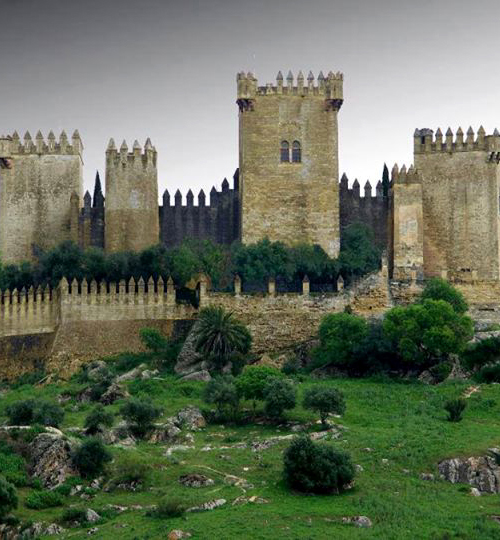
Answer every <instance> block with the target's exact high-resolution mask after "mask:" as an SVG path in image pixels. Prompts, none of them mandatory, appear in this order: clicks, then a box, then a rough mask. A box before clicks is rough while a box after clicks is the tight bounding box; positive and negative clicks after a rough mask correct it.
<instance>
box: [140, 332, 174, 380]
mask: <svg viewBox="0 0 500 540" xmlns="http://www.w3.org/2000/svg"><path fill="white" fill-rule="evenodd" d="M140 335H141V341H142V343H143V344H144V346H145V347H146V348H147V349H148V350H150V351H151V352H152V353H153V354H154V355H155V359H154V363H155V364H156V365H158V367H160V368H166V369H168V370H173V367H174V365H175V362H176V361H177V356H178V355H179V352H180V349H181V344H180V343H177V342H175V341H172V340H170V339H168V338H166V337H164V336H163V335H162V334H161V332H159V331H158V330H157V329H156V328H142V329H141V331H140Z"/></svg>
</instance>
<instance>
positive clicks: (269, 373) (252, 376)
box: [235, 366, 280, 410]
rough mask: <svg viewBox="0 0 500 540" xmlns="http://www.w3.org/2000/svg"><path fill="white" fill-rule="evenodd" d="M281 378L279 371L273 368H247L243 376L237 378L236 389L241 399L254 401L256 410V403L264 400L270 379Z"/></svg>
mask: <svg viewBox="0 0 500 540" xmlns="http://www.w3.org/2000/svg"><path fill="white" fill-rule="evenodd" d="M279 376H280V372H279V370H278V369H277V368H274V367H271V366H246V367H245V368H244V369H243V372H242V373H241V375H239V376H238V377H237V378H236V381H235V384H236V389H237V390H238V394H239V395H240V396H241V397H243V398H244V399H251V400H252V401H253V408H254V410H255V407H256V401H257V400H263V399H264V389H265V387H266V384H267V383H268V382H269V380H270V379H273V378H276V377H279Z"/></svg>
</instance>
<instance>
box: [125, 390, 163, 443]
mask: <svg viewBox="0 0 500 540" xmlns="http://www.w3.org/2000/svg"><path fill="white" fill-rule="evenodd" d="M161 413H162V410H161V409H160V408H159V407H156V406H155V405H153V404H152V403H149V402H148V401H143V400H140V399H137V398H133V399H130V400H129V401H127V402H126V403H125V404H123V405H122V406H121V407H120V414H121V415H122V416H123V418H125V420H126V421H127V423H128V424H129V427H130V428H131V429H132V431H133V433H134V435H136V436H137V437H144V435H145V434H146V433H147V432H148V430H149V429H150V428H151V425H152V423H153V422H154V421H155V420H156V419H157V418H158V417H159V416H160V415H161Z"/></svg>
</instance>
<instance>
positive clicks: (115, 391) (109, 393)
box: [99, 382, 130, 405]
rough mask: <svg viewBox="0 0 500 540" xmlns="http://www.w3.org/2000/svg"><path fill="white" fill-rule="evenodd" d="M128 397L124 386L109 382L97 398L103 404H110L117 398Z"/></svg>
mask: <svg viewBox="0 0 500 540" xmlns="http://www.w3.org/2000/svg"><path fill="white" fill-rule="evenodd" d="M129 397H130V394H129V393H128V391H127V389H126V388H123V387H121V386H120V385H119V384H117V383H115V382H114V383H111V384H110V386H109V387H108V389H107V390H106V392H104V394H103V395H102V396H101V399H100V400H99V401H100V402H101V403H102V404H103V405H111V404H113V403H114V402H115V401H116V400H118V399H127V398H129Z"/></svg>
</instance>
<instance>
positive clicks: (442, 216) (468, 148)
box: [414, 127, 500, 281]
mask: <svg viewBox="0 0 500 540" xmlns="http://www.w3.org/2000/svg"><path fill="white" fill-rule="evenodd" d="M499 151H500V134H499V133H498V131H496V130H495V132H494V133H493V135H488V136H487V135H486V134H485V131H484V129H483V128H482V127H481V128H479V130H478V132H477V135H475V134H474V132H473V130H472V128H469V129H468V130H467V133H466V135H465V137H464V133H463V131H462V130H461V129H460V128H459V129H458V131H457V133H456V136H454V135H453V132H452V131H451V129H448V130H447V132H446V134H445V135H444V137H443V133H442V132H441V130H440V129H438V130H437V131H436V133H435V135H434V132H433V131H432V130H430V129H417V130H416V131H415V134H414V159H415V167H416V168H417V169H418V170H419V171H420V173H421V176H422V197H423V221H424V246H423V247H424V273H425V276H426V277H430V276H438V275H441V274H442V273H444V272H445V273H446V275H447V276H448V277H449V278H451V279H456V280H459V281H469V280H474V279H478V280H497V279H499V278H500V243H499V235H500V227H499V217H500V213H499V187H500V167H499V164H498V163H499V161H500V154H499Z"/></svg>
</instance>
